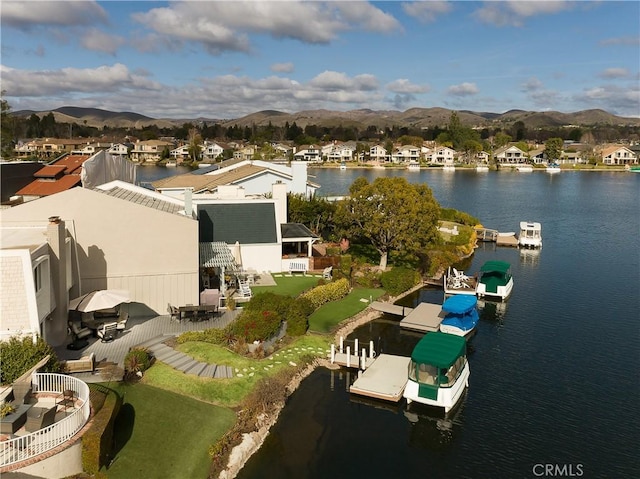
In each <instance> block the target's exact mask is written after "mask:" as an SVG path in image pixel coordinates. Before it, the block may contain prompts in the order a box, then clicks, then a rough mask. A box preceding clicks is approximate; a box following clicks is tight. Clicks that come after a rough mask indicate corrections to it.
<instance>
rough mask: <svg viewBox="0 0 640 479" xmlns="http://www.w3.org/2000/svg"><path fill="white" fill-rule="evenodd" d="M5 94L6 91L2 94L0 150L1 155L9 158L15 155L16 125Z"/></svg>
mask: <svg viewBox="0 0 640 479" xmlns="http://www.w3.org/2000/svg"><path fill="white" fill-rule="evenodd" d="M4 94H5V92H4V91H2V93H1V94H0V107H1V110H0V127H1V130H0V142H1V143H0V149H1V150H2V152H1V155H2V156H3V157H8V156H12V155H13V146H14V142H13V136H14V123H13V116H12V115H11V106H10V105H9V103H8V102H7V101H6V100H5V99H4Z"/></svg>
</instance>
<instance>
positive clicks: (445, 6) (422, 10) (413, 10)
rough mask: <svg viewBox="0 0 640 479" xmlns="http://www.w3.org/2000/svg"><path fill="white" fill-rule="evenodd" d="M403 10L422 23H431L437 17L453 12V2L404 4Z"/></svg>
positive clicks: (436, 0) (435, 1)
mask: <svg viewBox="0 0 640 479" xmlns="http://www.w3.org/2000/svg"><path fill="white" fill-rule="evenodd" d="M402 10H404V12H405V13H406V14H407V15H410V16H412V17H415V18H417V19H418V20H419V21H421V22H422V23H430V22H433V21H435V20H436V18H437V17H439V16H441V15H445V14H447V13H449V12H451V11H452V10H453V5H452V4H451V2H446V1H438V0H434V1H429V2H412V3H403V4H402Z"/></svg>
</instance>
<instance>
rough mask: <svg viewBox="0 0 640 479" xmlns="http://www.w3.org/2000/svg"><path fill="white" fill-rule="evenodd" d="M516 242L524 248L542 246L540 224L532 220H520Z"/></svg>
mask: <svg viewBox="0 0 640 479" xmlns="http://www.w3.org/2000/svg"><path fill="white" fill-rule="evenodd" d="M518 244H519V245H520V246H524V247H525V248H542V225H541V224H540V223H536V222H534V221H521V222H520V234H518Z"/></svg>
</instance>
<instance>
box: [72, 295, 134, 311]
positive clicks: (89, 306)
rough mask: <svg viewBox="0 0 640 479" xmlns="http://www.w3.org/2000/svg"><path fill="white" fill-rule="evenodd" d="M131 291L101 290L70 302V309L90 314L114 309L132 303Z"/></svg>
mask: <svg viewBox="0 0 640 479" xmlns="http://www.w3.org/2000/svg"><path fill="white" fill-rule="evenodd" d="M130 302H131V297H130V295H129V291H125V290H120V289H101V290H98V291H92V292H91V293H87V294H85V295H83V296H80V297H79V298H75V299H72V300H71V301H69V309H70V310H75V311H82V312H85V313H89V312H91V311H99V310H101V309H109V308H114V307H116V306H118V305H119V304H122V303H130Z"/></svg>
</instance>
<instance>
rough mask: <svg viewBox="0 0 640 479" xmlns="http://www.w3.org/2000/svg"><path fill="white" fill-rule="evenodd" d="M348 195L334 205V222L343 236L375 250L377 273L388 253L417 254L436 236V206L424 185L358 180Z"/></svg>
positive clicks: (401, 180)
mask: <svg viewBox="0 0 640 479" xmlns="http://www.w3.org/2000/svg"><path fill="white" fill-rule="evenodd" d="M349 192H350V197H349V198H348V199H346V200H343V201H341V202H340V203H339V205H338V209H337V211H336V223H337V224H338V225H339V226H340V227H341V229H342V230H343V232H344V233H345V234H346V235H348V236H350V237H360V238H363V239H365V240H366V241H369V242H370V243H371V244H372V245H373V246H374V247H375V248H376V250H377V251H378V252H379V253H380V269H381V270H384V269H386V267H387V261H388V257H389V253H390V252H392V251H400V250H402V251H405V252H407V253H411V254H417V253H419V252H421V251H423V250H424V249H425V248H426V246H427V245H428V244H429V243H430V242H431V241H432V240H433V239H434V238H435V237H436V233H437V229H436V225H437V222H438V215H439V210H440V206H439V205H438V202H437V201H436V200H435V198H434V197H433V194H432V193H431V190H430V189H429V187H428V186H427V185H425V184H411V183H409V182H408V181H407V180H406V179H405V178H402V177H395V178H388V177H380V178H376V179H375V181H374V182H373V183H369V182H368V181H367V180H366V179H365V178H358V179H357V180H356V181H354V182H353V184H352V185H351V187H350V188H349Z"/></svg>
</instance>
